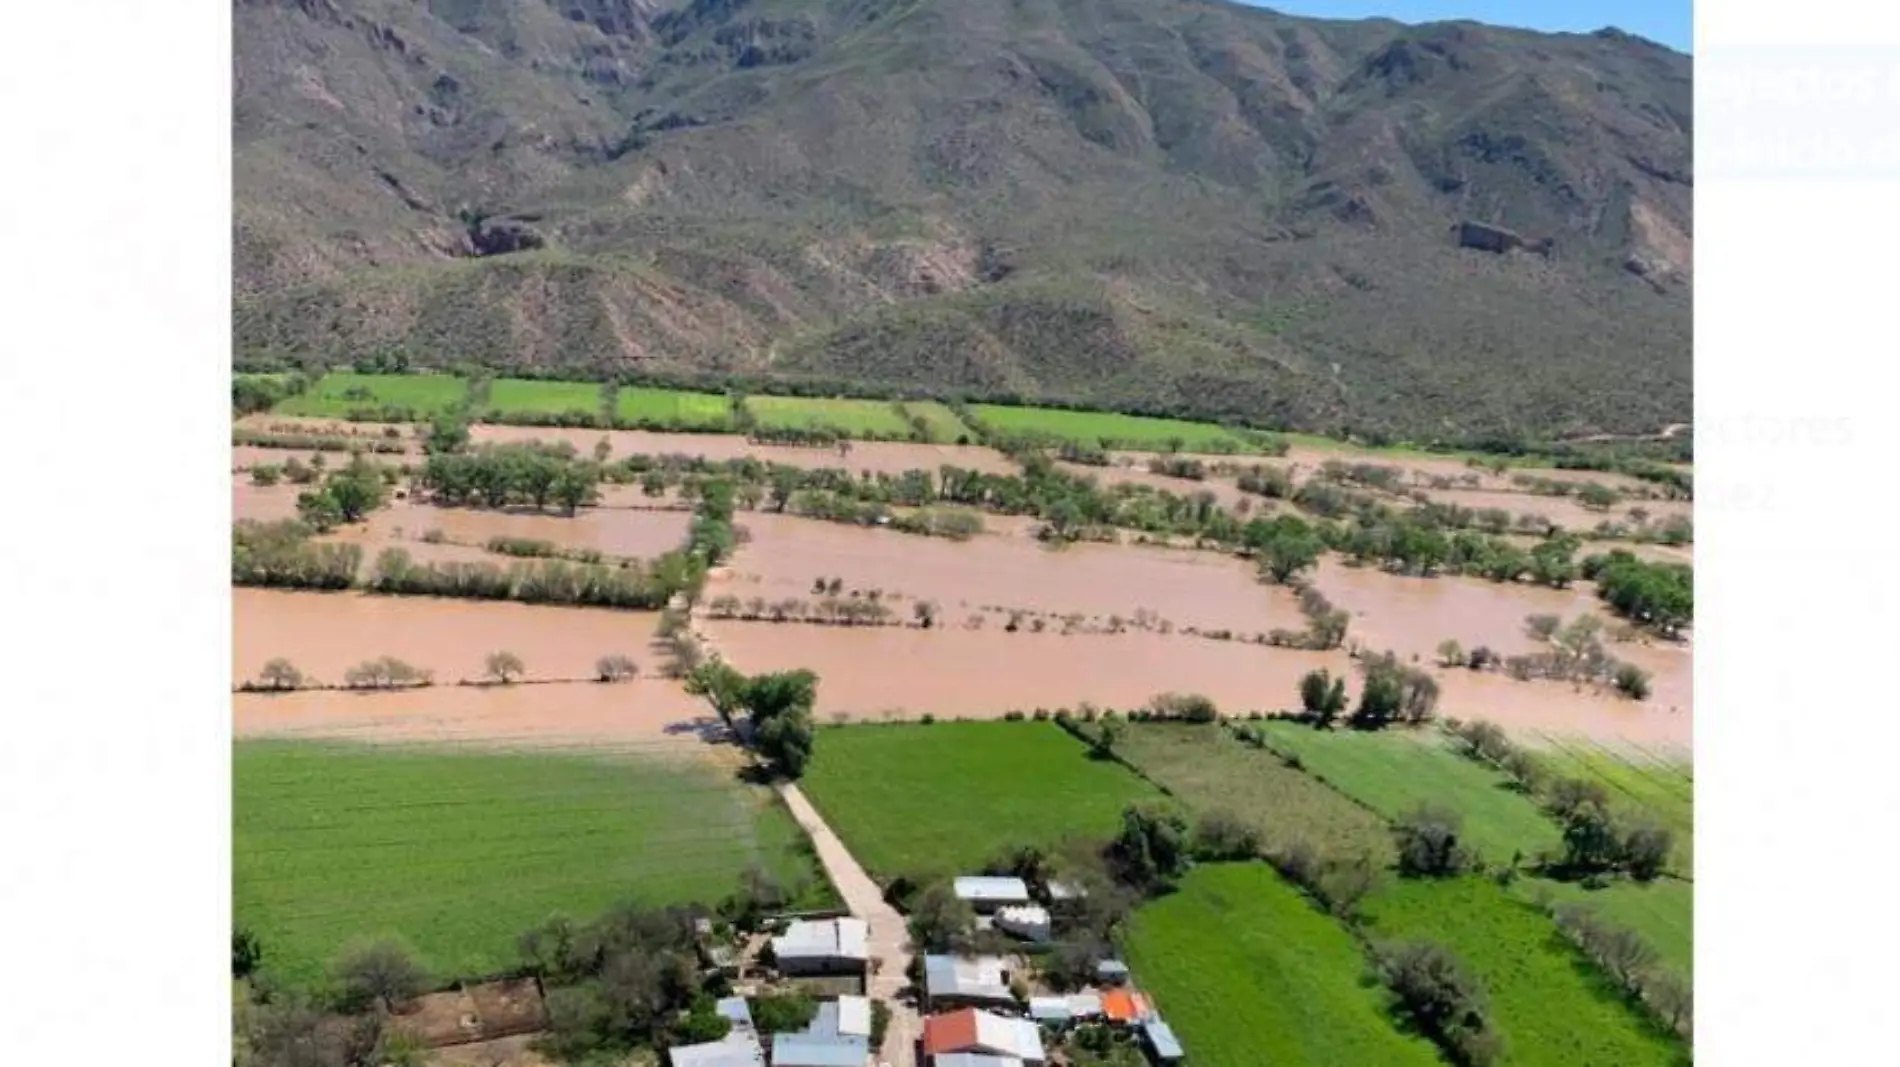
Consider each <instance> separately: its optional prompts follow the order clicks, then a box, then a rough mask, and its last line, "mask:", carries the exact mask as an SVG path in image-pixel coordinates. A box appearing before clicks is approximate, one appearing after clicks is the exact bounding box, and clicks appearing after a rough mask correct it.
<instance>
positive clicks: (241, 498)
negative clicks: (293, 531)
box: [231, 476, 304, 522]
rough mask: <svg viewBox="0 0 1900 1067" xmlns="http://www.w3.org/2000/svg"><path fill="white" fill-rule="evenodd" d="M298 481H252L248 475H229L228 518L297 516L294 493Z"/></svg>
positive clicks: (299, 488) (298, 489) (265, 519)
mask: <svg viewBox="0 0 1900 1067" xmlns="http://www.w3.org/2000/svg"><path fill="white" fill-rule="evenodd" d="M303 490H304V487H303V486H301V485H290V484H288V483H286V482H279V483H277V484H276V485H271V486H263V485H252V484H251V480H250V479H249V478H248V477H244V476H239V477H236V478H233V479H231V521H233V522H236V521H238V520H240V519H256V520H258V521H259V522H276V521H277V520H279V519H294V518H296V517H297V494H298V493H301V492H303Z"/></svg>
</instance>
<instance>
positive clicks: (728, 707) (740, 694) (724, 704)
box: [685, 656, 746, 726]
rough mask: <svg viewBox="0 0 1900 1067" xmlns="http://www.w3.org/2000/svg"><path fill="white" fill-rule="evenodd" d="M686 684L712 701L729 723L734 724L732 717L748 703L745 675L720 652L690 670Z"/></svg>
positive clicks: (714, 708)
mask: <svg viewBox="0 0 1900 1067" xmlns="http://www.w3.org/2000/svg"><path fill="white" fill-rule="evenodd" d="M685 688H686V692H687V693H689V694H691V695H693V696H696V697H704V698H706V699H707V700H708V701H710V702H711V703H712V706H713V711H715V712H717V713H718V715H719V718H720V720H721V721H723V722H724V723H725V724H726V725H727V726H731V725H732V717H733V716H734V715H736V714H738V713H739V712H740V711H742V710H743V709H744V707H745V697H746V676H745V675H743V674H741V673H739V672H738V671H737V670H734V669H733V667H732V666H731V665H730V664H728V663H727V662H726V661H725V660H723V659H720V658H719V657H718V656H714V657H713V658H712V659H709V660H707V661H706V662H704V663H701V664H700V665H699V666H697V667H694V668H693V669H692V670H691V671H690V672H688V673H687V675H686V686H685Z"/></svg>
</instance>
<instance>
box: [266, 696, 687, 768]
mask: <svg viewBox="0 0 1900 1067" xmlns="http://www.w3.org/2000/svg"><path fill="white" fill-rule="evenodd" d="M231 699H232V729H233V732H234V733H235V734H236V735H237V736H238V737H261V736H299V737H329V738H341V739H348V740H355V741H380V742H413V741H432V742H436V741H469V742H484V743H491V744H498V745H506V746H508V747H511V748H512V747H533V746H537V745H549V746H558V745H567V744H574V743H614V742H623V743H634V744H639V745H642V746H643V747H642V748H641V749H639V751H641V752H642V753H643V754H644V753H654V754H665V753H667V752H670V751H681V752H682V754H683V755H686V756H689V757H703V756H704V755H706V754H707V750H706V749H705V747H704V746H701V745H698V744H696V743H695V744H691V745H689V744H688V742H692V741H694V737H695V735H696V734H698V733H699V732H701V731H704V730H710V729H711V728H712V726H713V723H714V722H715V721H716V720H715V719H714V718H713V716H712V713H711V712H710V711H708V710H707V708H706V704H705V702H704V701H702V700H699V699H698V698H696V697H692V696H689V695H687V693H686V691H685V690H684V689H682V688H680V685H679V683H677V682H672V681H668V680H665V679H660V678H640V679H636V680H634V681H630V682H618V683H615V684H613V685H601V684H598V683H592V682H576V683H571V684H551V685H511V686H482V687H475V686H455V685H435V686H431V687H429V688H427V689H409V690H403V691H401V692H393V693H345V692H335V691H314V692H301V693H283V694H263V693H238V694H235V695H233V697H232V698H231Z"/></svg>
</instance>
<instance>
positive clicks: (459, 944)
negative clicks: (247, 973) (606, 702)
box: [232, 741, 833, 984]
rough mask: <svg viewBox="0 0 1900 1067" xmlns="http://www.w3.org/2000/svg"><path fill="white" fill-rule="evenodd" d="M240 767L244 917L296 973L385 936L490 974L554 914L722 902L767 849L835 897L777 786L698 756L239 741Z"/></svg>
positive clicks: (794, 879)
mask: <svg viewBox="0 0 1900 1067" xmlns="http://www.w3.org/2000/svg"><path fill="white" fill-rule="evenodd" d="M232 778H233V783H232V784H233V805H234V813H233V819H232V833H233V848H232V857H233V863H234V869H233V906H234V912H235V916H236V920H237V921H238V922H239V923H241V924H243V925H244V926H246V927H247V928H249V929H250V930H251V931H252V932H253V933H255V934H256V935H257V936H258V937H259V938H260V939H261V940H262V942H263V945H264V953H265V956H264V960H265V966H266V967H268V968H269V969H270V970H271V971H272V972H273V973H275V974H276V975H277V976H278V977H280V978H282V979H284V980H286V981H290V982H293V983H300V984H301V983H310V982H315V981H319V980H320V979H321V978H322V976H323V974H324V973H325V969H326V968H327V967H328V965H329V964H330V963H331V961H333V960H334V959H335V957H336V956H337V954H338V953H339V951H340V950H342V949H343V948H344V947H345V946H346V945H347V944H348V943H349V942H351V941H352V940H353V939H357V938H362V937H377V936H381V935H385V934H393V935H396V936H399V937H402V938H403V939H405V940H406V941H408V943H409V944H410V945H412V946H413V947H414V948H415V950H416V951H417V953H418V955H419V956H420V957H421V958H422V960H423V961H424V963H425V965H426V966H428V967H429V968H430V970H431V971H432V972H433V973H434V974H436V975H439V976H455V975H478V974H485V973H492V972H494V971H497V970H501V969H504V968H506V967H508V966H510V965H512V964H513V963H514V962H515V961H516V959H517V957H516V954H515V945H516V940H517V938H518V937H519V935H520V934H521V932H522V931H523V930H525V929H527V928H528V927H530V926H532V925H534V924H536V923H538V922H540V921H542V920H543V919H546V918H547V917H548V916H549V915H550V914H552V913H555V912H561V913H564V914H566V915H569V916H571V917H573V918H576V919H589V918H592V917H593V916H594V915H596V914H598V913H599V912H601V911H603V910H604V909H606V908H607V907H608V906H610V905H611V904H614V903H616V902H618V901H620V900H623V899H628V898H633V899H637V900H639V901H641V902H643V903H648V904H666V903H676V902H678V903H683V902H688V901H700V902H704V903H707V904H711V903H713V902H715V901H717V900H719V899H720V898H722V897H724V896H725V895H727V894H728V893H730V892H732V891H733V890H734V889H735V888H736V887H737V886H738V882H739V876H740V874H741V873H742V872H743V871H744V870H745V869H746V868H747V867H748V866H751V865H754V864H756V865H758V866H760V867H762V868H764V869H766V870H768V871H770V872H772V873H773V874H774V875H776V876H777V877H778V878H779V879H780V880H781V881H782V883H783V884H786V885H788V886H789V885H794V884H802V885H803V886H804V892H805V894H806V895H807V896H809V897H811V898H812V899H813V900H817V899H819V898H823V899H826V900H829V899H832V898H833V894H832V890H831V888H830V885H829V883H827V882H825V881H824V879H823V877H822V876H821V875H820V874H818V872H817V868H816V866H815V865H814V863H813V862H812V861H810V860H809V859H808V858H807V856H806V853H805V852H803V851H801V849H800V847H799V846H800V845H801V844H802V843H803V841H804V838H803V836H802V835H801V834H800V833H799V831H798V828H797V825H796V824H795V823H794V822H793V821H792V818H791V815H790V813H789V812H786V811H785V810H784V809H783V807H782V806H780V805H779V803H778V800H777V798H776V796H774V795H773V794H772V793H770V792H769V791H766V790H764V789H759V788H756V787H749V786H744V785H742V784H740V783H738V782H736V781H734V780H732V778H731V777H730V776H729V775H728V774H726V773H723V772H717V771H714V770H712V769H710V768H706V767H702V766H699V765H695V764H687V763H672V762H667V763H662V762H658V761H656V760H654V759H652V758H651V757H649V758H647V759H638V758H635V757H631V756H613V755H607V756H569V755H548V754H539V755H516V754H507V753H495V752H488V753H476V752H468V751H464V750H456V749H449V748H396V747H382V746H379V747H367V746H362V745H349V744H343V743H322V742H306V741H241V742H239V743H237V745H236V746H235V747H234V750H233V754H232Z"/></svg>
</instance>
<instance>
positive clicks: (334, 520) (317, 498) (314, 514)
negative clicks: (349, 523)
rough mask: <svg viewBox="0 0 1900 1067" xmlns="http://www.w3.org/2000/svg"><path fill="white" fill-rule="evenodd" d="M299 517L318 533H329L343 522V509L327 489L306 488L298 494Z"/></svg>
mask: <svg viewBox="0 0 1900 1067" xmlns="http://www.w3.org/2000/svg"><path fill="white" fill-rule="evenodd" d="M297 518H298V519H300V520H302V521H303V522H304V523H305V524H307V525H308V526H310V528H311V529H313V530H315V531H316V532H318V533H328V532H330V531H331V530H333V529H335V528H337V527H338V526H341V525H342V524H343V509H342V508H341V507H340V506H338V504H337V502H336V497H335V496H334V495H333V494H331V493H330V492H329V491H328V490H327V489H306V490H304V491H303V492H301V493H298V494H297Z"/></svg>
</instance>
